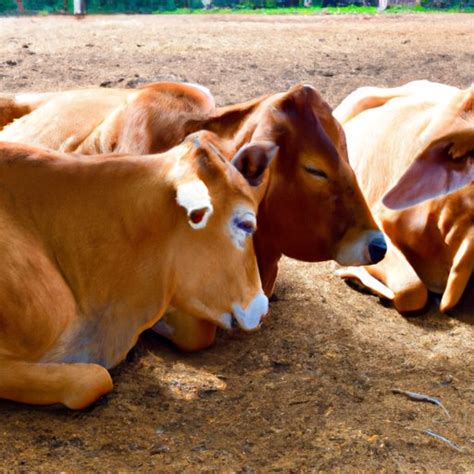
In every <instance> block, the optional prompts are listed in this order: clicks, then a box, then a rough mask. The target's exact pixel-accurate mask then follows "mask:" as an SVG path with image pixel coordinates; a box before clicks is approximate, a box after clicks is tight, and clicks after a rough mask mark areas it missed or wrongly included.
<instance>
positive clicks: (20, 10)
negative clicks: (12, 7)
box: [16, 0, 25, 13]
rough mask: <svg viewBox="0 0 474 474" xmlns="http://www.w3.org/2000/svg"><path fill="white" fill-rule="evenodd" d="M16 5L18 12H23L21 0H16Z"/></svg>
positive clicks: (23, 7)
mask: <svg viewBox="0 0 474 474" xmlns="http://www.w3.org/2000/svg"><path fill="white" fill-rule="evenodd" d="M16 7H17V8H18V13H25V6H24V5H23V0H16Z"/></svg>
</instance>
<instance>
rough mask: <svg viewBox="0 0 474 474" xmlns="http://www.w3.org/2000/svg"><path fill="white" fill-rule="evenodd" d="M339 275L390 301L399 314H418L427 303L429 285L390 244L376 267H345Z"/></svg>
mask: <svg viewBox="0 0 474 474" xmlns="http://www.w3.org/2000/svg"><path fill="white" fill-rule="evenodd" d="M337 274H338V275H339V276H340V277H342V278H345V279H354V280H356V281H358V282H359V283H360V284H362V285H363V286H364V287H365V288H367V289H368V290H369V291H371V292H373V293H375V294H376V295H378V296H381V297H383V298H386V299H389V300H391V301H392V302H393V305H394V306H395V308H396V309H397V310H398V311H399V312H400V313H406V312H411V311H419V310H421V309H423V308H424V307H425V306H426V303H427V301H428V290H427V288H426V286H425V285H424V284H423V282H422V281H421V280H420V278H419V277H418V275H417V274H416V273H415V271H414V270H413V268H412V267H411V265H410V264H409V263H408V262H407V260H406V259H405V257H404V256H403V254H402V253H401V252H400V251H399V250H398V249H397V248H396V247H394V246H393V245H389V247H388V251H387V254H386V256H385V258H384V259H383V260H382V261H381V262H379V263H377V264H376V265H370V266H366V267H349V268H344V269H341V270H339V271H338V272H337Z"/></svg>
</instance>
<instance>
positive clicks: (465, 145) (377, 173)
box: [334, 81, 474, 312]
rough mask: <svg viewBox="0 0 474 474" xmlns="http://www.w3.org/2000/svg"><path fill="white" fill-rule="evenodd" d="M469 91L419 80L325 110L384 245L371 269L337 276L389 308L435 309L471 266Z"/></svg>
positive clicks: (473, 156)
mask: <svg viewBox="0 0 474 474" xmlns="http://www.w3.org/2000/svg"><path fill="white" fill-rule="evenodd" d="M473 104H474V85H473V86H471V88H469V89H467V90H459V89H457V88H455V87H450V86H446V85H443V84H437V83H432V82H428V81H415V82H411V83H409V84H406V85H404V86H402V87H397V88H393V89H381V88H375V87H365V88H361V89H358V90H356V91H355V92H353V93H352V94H350V95H349V96H348V97H347V98H346V99H344V101H343V102H342V103H341V104H340V106H339V107H338V108H337V109H336V110H335V111H334V115H335V117H336V118H338V119H339V120H340V121H341V123H343V124H344V130H345V132H346V135H347V141H348V146H349V157H350V161H351V164H352V166H353V167H354V170H355V172H356V174H357V177H358V179H359V183H360V184H361V187H362V190H363V192H364V194H365V197H366V199H367V201H368V203H369V205H370V206H371V208H372V210H373V212H374V215H376V217H377V219H378V220H379V223H380V225H381V226H382V228H383V230H384V231H385V232H386V234H387V236H388V237H389V239H390V241H391V243H390V245H389V250H388V252H387V256H386V258H385V259H384V260H383V261H382V262H380V263H379V264H377V265H373V266H369V267H366V268H351V269H347V270H344V271H343V272H341V274H342V276H344V277H345V278H355V279H358V280H359V281H360V282H361V283H362V284H363V285H365V286H366V287H367V288H369V289H371V290H373V291H374V292H376V293H378V294H379V295H382V296H385V297H387V298H389V299H392V300H393V301H394V304H395V307H396V308H397V309H398V310H399V311H401V312H405V311H414V310H419V309H422V308H423V307H424V306H425V304H426V301H427V296H428V292H427V290H432V291H433V292H436V293H442V294H443V297H442V300H441V306H440V309H441V311H447V310H449V309H451V308H453V307H454V306H455V305H456V304H457V303H458V301H459V299H460V298H461V296H462V294H463V292H464V290H465V288H466V285H467V284H468V281H469V279H470V277H471V275H472V272H473V267H474V183H473V181H474V106H473Z"/></svg>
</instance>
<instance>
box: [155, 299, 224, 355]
mask: <svg viewBox="0 0 474 474" xmlns="http://www.w3.org/2000/svg"><path fill="white" fill-rule="evenodd" d="M216 329H217V326H216V325H215V324H213V323H210V322H208V321H206V320H204V319H198V318H196V317H193V316H189V315H188V314H185V313H181V312H178V311H176V310H175V309H174V308H173V309H170V310H169V311H167V313H166V314H165V316H164V317H163V318H161V319H160V321H159V322H158V323H157V324H155V325H154V326H153V331H155V332H156V333H157V334H159V335H160V336H163V337H166V338H167V339H169V340H170V341H171V342H172V343H173V344H175V345H176V346H177V347H178V348H179V349H181V350H183V351H186V352H194V351H199V350H201V349H206V348H208V347H209V346H211V345H212V344H213V343H214V340H215V338H216Z"/></svg>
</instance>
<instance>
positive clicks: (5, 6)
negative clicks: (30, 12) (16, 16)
mask: <svg viewBox="0 0 474 474" xmlns="http://www.w3.org/2000/svg"><path fill="white" fill-rule="evenodd" d="M14 10H16V3H15V1H14V0H0V12H8V11H14Z"/></svg>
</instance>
